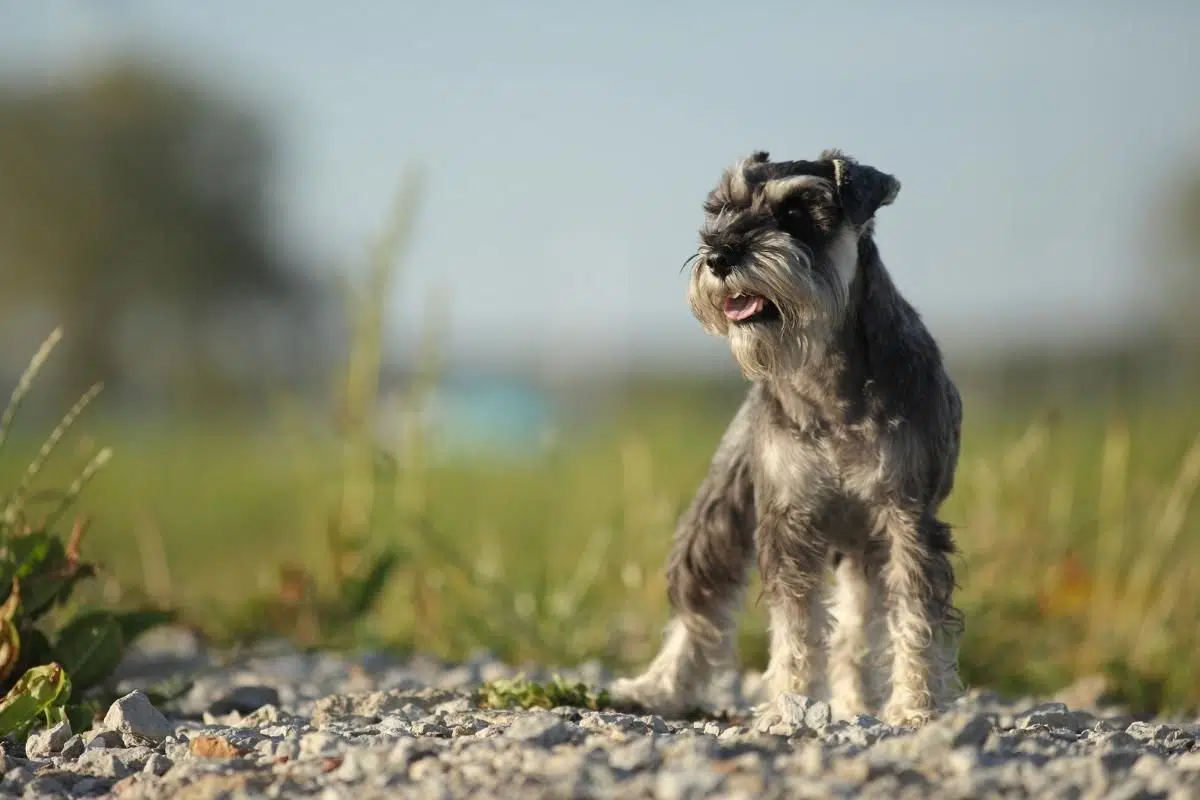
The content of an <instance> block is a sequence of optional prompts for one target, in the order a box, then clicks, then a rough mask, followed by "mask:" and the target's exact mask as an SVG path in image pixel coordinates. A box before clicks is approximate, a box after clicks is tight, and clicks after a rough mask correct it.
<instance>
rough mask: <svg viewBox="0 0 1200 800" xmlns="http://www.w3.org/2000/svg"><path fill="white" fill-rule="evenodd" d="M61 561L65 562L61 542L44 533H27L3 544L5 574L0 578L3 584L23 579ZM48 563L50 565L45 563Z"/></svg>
mask: <svg viewBox="0 0 1200 800" xmlns="http://www.w3.org/2000/svg"><path fill="white" fill-rule="evenodd" d="M59 559H61V563H65V562H66V552H65V551H64V549H63V546H62V542H60V541H59V540H58V539H56V538H55V537H53V536H51V535H50V534H49V533H46V532H45V531H39V532H36V533H27V534H23V535H21V536H10V537H8V539H7V540H6V541H5V542H4V561H5V562H6V564H7V566H8V569H7V570H5V572H6V573H7V574H5V575H3V576H0V577H3V578H4V579H5V582H8V581H11V580H12V579H13V578H24V577H26V576H27V575H31V574H33V572H34V571H35V570H41V569H44V568H47V567H52V566H54V564H55V562H57V561H59ZM47 561H49V562H50V564H46V563H45V562H47Z"/></svg>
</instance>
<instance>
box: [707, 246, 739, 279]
mask: <svg viewBox="0 0 1200 800" xmlns="http://www.w3.org/2000/svg"><path fill="white" fill-rule="evenodd" d="M708 269H709V272H711V273H712V274H713V275H716V276H717V277H718V278H724V277H725V276H727V275H728V274H729V273H731V272H733V261H732V259H730V257H729V255H728V254H727V253H723V252H721V251H720V250H714V251H712V252H711V253H709V254H708Z"/></svg>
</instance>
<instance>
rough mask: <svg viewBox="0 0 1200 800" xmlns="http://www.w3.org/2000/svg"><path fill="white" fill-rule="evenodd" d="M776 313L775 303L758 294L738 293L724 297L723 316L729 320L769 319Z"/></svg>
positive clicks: (740, 321)
mask: <svg viewBox="0 0 1200 800" xmlns="http://www.w3.org/2000/svg"><path fill="white" fill-rule="evenodd" d="M776 313H777V310H776V308H775V304H774V303H772V302H771V301H770V300H768V299H767V298H765V297H763V296H762V295H759V294H739V295H734V296H733V297H726V298H725V318H726V319H728V320H729V321H730V322H735V323H743V322H753V321H757V320H763V319H769V318H771V317H773V316H775V314H776Z"/></svg>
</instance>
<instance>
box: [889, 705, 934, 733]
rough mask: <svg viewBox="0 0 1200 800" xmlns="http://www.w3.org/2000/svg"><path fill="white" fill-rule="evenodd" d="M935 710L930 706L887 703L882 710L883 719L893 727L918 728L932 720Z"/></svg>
mask: <svg viewBox="0 0 1200 800" xmlns="http://www.w3.org/2000/svg"><path fill="white" fill-rule="evenodd" d="M935 715H936V712H935V711H934V710H933V709H931V708H912V707H908V706H902V705H895V704H893V705H889V706H888V707H887V708H885V709H884V710H883V721H884V722H885V723H886V724H888V725H891V726H892V727H894V728H920V727H923V726H925V725H927V724H929V722H930V721H931V720H933V718H934V716H935Z"/></svg>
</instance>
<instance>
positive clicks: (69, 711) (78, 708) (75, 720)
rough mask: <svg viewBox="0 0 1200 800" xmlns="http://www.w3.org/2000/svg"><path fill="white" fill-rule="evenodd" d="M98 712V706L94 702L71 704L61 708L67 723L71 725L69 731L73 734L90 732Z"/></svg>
mask: <svg viewBox="0 0 1200 800" xmlns="http://www.w3.org/2000/svg"><path fill="white" fill-rule="evenodd" d="M99 710H100V706H98V705H97V704H96V703H95V702H83V703H71V704H70V705H67V706H64V707H63V713H64V714H65V715H66V717H67V722H69V723H71V730H72V731H74V732H75V733H84V732H85V731H87V730H90V729H91V727H92V725H93V724H94V723H95V720H96V714H97V712H98V711H99Z"/></svg>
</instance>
